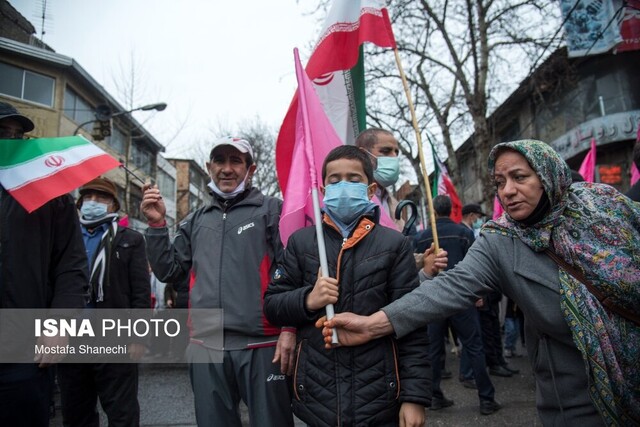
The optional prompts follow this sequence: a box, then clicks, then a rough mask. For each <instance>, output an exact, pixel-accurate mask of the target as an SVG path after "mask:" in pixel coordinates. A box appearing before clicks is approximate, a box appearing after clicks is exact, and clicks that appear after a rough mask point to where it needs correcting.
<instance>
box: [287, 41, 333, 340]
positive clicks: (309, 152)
mask: <svg viewBox="0 0 640 427" xmlns="http://www.w3.org/2000/svg"><path fill="white" fill-rule="evenodd" d="M293 55H294V57H295V61H296V76H297V78H298V89H299V90H298V97H299V98H300V104H299V105H300V108H301V109H302V122H303V125H304V126H303V127H304V138H305V149H304V151H305V155H306V157H307V163H308V164H309V175H310V180H311V198H312V199H313V219H314V222H315V227H316V238H317V241H318V254H319V256H320V272H321V273H322V276H323V277H329V263H328V262H327V249H326V246H325V244H324V233H323V232H322V216H321V215H320V202H319V200H318V178H317V175H316V174H317V172H316V170H315V159H314V155H313V148H312V147H311V129H310V127H309V113H308V111H307V103H306V94H305V93H304V89H303V88H304V84H303V82H302V81H301V80H302V73H304V72H305V71H304V70H303V69H302V65H301V64H300V56H299V54H298V49H297V48H295V49H293ZM325 310H326V312H327V319H328V320H331V319H333V317H334V316H335V311H334V309H333V304H327V305H326V306H325ZM331 343H332V344H338V332H337V331H336V330H335V329H333V334H332V336H331Z"/></svg>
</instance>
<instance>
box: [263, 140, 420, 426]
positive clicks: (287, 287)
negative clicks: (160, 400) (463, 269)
mask: <svg viewBox="0 0 640 427" xmlns="http://www.w3.org/2000/svg"><path fill="white" fill-rule="evenodd" d="M322 178H323V183H324V187H323V188H321V190H322V192H323V194H324V205H325V207H324V215H323V224H322V225H323V233H324V240H325V245H326V254H327V260H328V264H329V275H330V277H320V275H319V267H320V261H319V255H318V246H317V239H316V234H315V227H313V226H312V227H307V228H304V229H301V230H298V231H297V232H295V233H294V234H293V235H292V236H291V238H290V239H289V242H288V245H287V248H286V251H285V257H284V260H283V262H282V263H281V264H280V266H279V267H278V269H277V270H276V272H275V274H274V277H273V280H272V282H271V284H270V285H269V288H268V289H267V292H266V294H265V303H264V312H265V315H266V317H267V319H269V321H270V322H272V323H274V324H276V325H291V326H295V327H297V331H298V335H297V341H298V346H297V354H296V358H295V360H296V366H295V373H294V377H293V378H294V383H293V393H294V398H293V402H292V403H293V405H292V406H293V410H294V413H295V414H296V415H297V416H298V417H299V418H300V419H302V420H303V421H304V422H306V423H307V424H309V425H312V426H325V425H326V426H336V425H375V426H397V425H399V424H400V423H401V420H402V424H403V425H407V426H409V425H411V426H413V425H416V426H418V425H420V426H421V425H423V423H424V406H426V405H427V404H428V403H429V395H430V378H429V372H430V369H429V362H428V360H429V359H428V353H427V344H428V341H427V334H426V331H425V330H424V329H423V330H420V331H417V332H416V333H413V334H411V335H410V336H407V337H405V338H403V339H401V340H395V339H393V338H385V339H381V340H376V341H372V342H370V343H367V344H365V345H362V346H357V347H349V348H342V347H337V348H334V349H331V350H325V348H324V341H323V337H322V334H320V333H319V330H318V329H316V328H315V326H314V325H315V322H316V321H317V320H318V319H319V318H320V317H321V316H323V315H324V314H325V310H324V307H325V306H326V305H327V304H334V307H335V311H336V312H337V313H338V312H341V311H347V310H349V311H355V312H358V313H360V314H371V313H374V312H375V311H376V310H377V309H378V308H380V307H382V306H384V304H386V303H387V302H391V301H394V300H396V299H398V298H400V297H401V296H402V295H404V294H405V293H407V292H409V291H410V290H412V289H413V288H415V287H417V286H418V284H419V282H418V275H417V270H416V266H415V262H414V258H413V253H412V252H413V249H412V244H411V242H410V241H409V240H408V239H407V238H405V237H404V236H402V235H401V234H400V233H399V232H397V231H395V230H391V229H389V228H386V227H383V226H381V225H380V224H378V219H379V208H378V207H377V206H376V205H375V204H373V203H372V202H371V201H370V199H371V197H373V195H374V193H375V191H376V183H375V182H374V176H373V167H372V165H371V161H370V160H369V155H368V154H367V153H365V152H364V151H363V150H361V149H359V148H357V147H354V146H348V145H345V146H340V147H337V148H335V149H333V150H332V151H331V152H330V153H329V154H328V156H327V158H326V159H325V161H324V165H323V170H322Z"/></svg>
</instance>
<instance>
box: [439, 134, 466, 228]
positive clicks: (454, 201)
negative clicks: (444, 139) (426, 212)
mask: <svg viewBox="0 0 640 427" xmlns="http://www.w3.org/2000/svg"><path fill="white" fill-rule="evenodd" d="M431 152H432V153H433V163H434V167H435V170H434V171H433V173H434V176H435V179H434V180H433V188H432V192H433V196H434V197H435V196H438V195H446V196H449V198H450V199H451V215H449V217H450V218H451V219H452V220H453V221H455V222H457V223H459V222H460V221H462V203H461V202H460V197H458V192H457V191H456V187H455V185H453V181H451V178H450V177H449V171H447V167H446V166H445V165H444V163H442V162H441V161H440V158H439V157H438V155H437V154H436V150H435V149H434V148H433V145H432V146H431Z"/></svg>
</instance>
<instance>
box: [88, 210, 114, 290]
mask: <svg viewBox="0 0 640 427" xmlns="http://www.w3.org/2000/svg"><path fill="white" fill-rule="evenodd" d="M117 232H118V222H117V221H115V220H114V221H112V222H110V223H109V227H108V228H107V231H105V232H104V233H103V234H102V238H101V239H100V244H99V245H98V248H97V249H96V253H95V255H94V257H93V262H92V263H91V276H90V279H89V283H90V285H91V301H95V302H102V301H104V287H105V284H107V285H108V284H109V265H110V261H111V244H112V243H113V239H114V238H115V237H116V234H117Z"/></svg>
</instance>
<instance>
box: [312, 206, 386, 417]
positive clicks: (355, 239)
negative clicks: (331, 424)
mask: <svg viewBox="0 0 640 427" xmlns="http://www.w3.org/2000/svg"><path fill="white" fill-rule="evenodd" d="M323 222H324V223H325V224H327V225H328V226H329V227H331V228H333V229H334V230H335V231H337V232H338V234H340V236H342V233H341V232H340V229H339V228H338V226H337V225H336V224H335V223H334V222H333V221H332V220H331V218H330V217H329V215H327V214H324V216H323ZM375 226H376V223H375V222H373V221H371V220H370V219H368V218H363V219H361V220H360V222H359V223H358V225H357V226H356V228H355V230H354V231H353V233H352V234H351V237H349V238H347V239H344V238H343V239H342V246H341V247H340V253H338V260H337V262H336V280H337V281H338V283H340V266H341V263H342V254H343V253H344V251H346V250H347V249H351V248H353V247H354V246H355V245H357V244H358V243H359V242H360V241H361V240H362V239H364V238H365V237H366V236H367V234H369V232H370V231H371V230H373V227H375ZM394 359H395V354H394ZM396 363H397V362H396ZM396 369H397V366H396ZM336 375H337V371H336ZM396 376H397V375H396ZM336 387H338V381H336ZM336 399H337V400H338V401H339V397H338V390H336ZM340 412H341V411H340V405H339V404H338V408H337V411H336V415H337V422H338V426H340V425H342V421H341V413H340Z"/></svg>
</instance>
